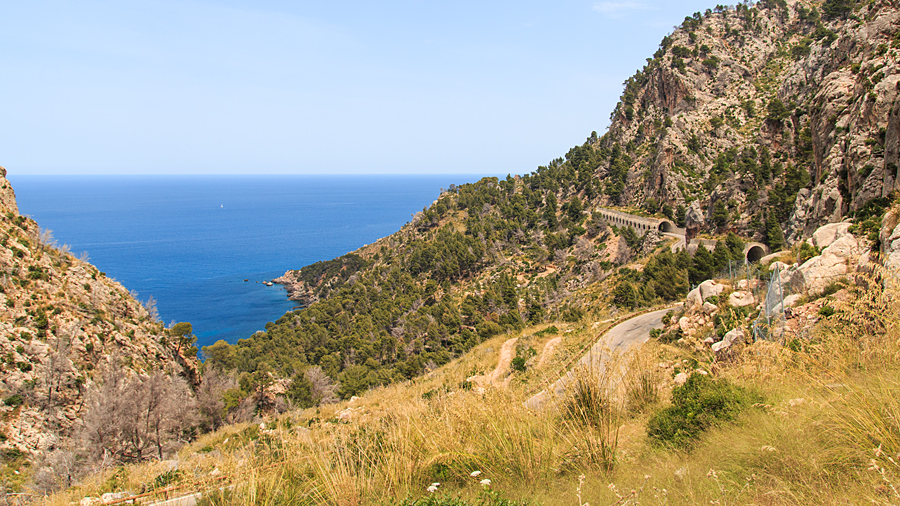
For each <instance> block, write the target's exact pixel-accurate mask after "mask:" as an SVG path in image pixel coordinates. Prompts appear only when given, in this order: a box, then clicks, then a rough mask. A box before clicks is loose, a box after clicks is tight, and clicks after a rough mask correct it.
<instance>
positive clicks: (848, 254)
mask: <svg viewBox="0 0 900 506" xmlns="http://www.w3.org/2000/svg"><path fill="white" fill-rule="evenodd" d="M860 253H862V247H861V246H860V244H859V241H857V240H856V237H855V236H853V234H844V235H843V236H841V238H839V239H837V240H836V241H834V242H832V243H831V244H830V245H829V246H828V247H827V248H825V249H824V250H822V256H825V255H834V256H836V257H839V258H856V257H858V256H859V255H860Z"/></svg>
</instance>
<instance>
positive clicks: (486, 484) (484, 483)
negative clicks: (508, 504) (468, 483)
mask: <svg viewBox="0 0 900 506" xmlns="http://www.w3.org/2000/svg"><path fill="white" fill-rule="evenodd" d="M479 483H481V484H482V485H483V486H485V487H489V486H491V480H489V479H487V478H485V479H483V480H481V481H480V482H479Z"/></svg>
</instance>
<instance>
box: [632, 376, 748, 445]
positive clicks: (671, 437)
mask: <svg viewBox="0 0 900 506" xmlns="http://www.w3.org/2000/svg"><path fill="white" fill-rule="evenodd" d="M754 397H755V396H753V395H751V394H750V393H748V392H747V391H745V390H744V389H742V388H740V387H737V386H734V385H731V384H730V383H729V382H728V381H726V380H724V379H719V380H714V379H712V378H710V377H708V376H706V375H703V374H698V373H694V374H692V375H691V376H690V377H689V378H688V380H687V381H686V382H685V383H684V385H681V386H676V387H675V388H674V389H673V390H672V405H671V406H669V407H666V408H664V409H662V410H660V411H658V412H657V413H656V414H655V415H653V417H652V418H651V419H650V422H649V423H648V424H647V434H648V435H649V436H650V438H651V439H652V440H653V441H654V442H656V443H657V444H660V445H664V446H672V447H676V448H690V446H691V445H692V444H693V443H694V441H696V440H697V438H699V437H700V434H701V433H702V432H703V431H705V430H706V429H708V428H710V427H712V426H714V425H716V424H718V423H721V422H725V421H731V420H734V418H735V417H736V416H737V414H738V413H740V412H741V411H742V410H743V409H745V408H746V407H747V406H749V405H751V404H753V402H756V400H757V399H755V398H754Z"/></svg>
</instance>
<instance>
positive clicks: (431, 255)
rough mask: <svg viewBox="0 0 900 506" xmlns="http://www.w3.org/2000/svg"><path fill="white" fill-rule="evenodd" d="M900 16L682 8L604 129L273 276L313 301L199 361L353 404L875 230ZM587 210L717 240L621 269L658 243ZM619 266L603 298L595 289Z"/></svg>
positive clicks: (786, 6) (852, 5) (888, 148)
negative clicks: (822, 239)
mask: <svg viewBox="0 0 900 506" xmlns="http://www.w3.org/2000/svg"><path fill="white" fill-rule="evenodd" d="M898 25H900V14H898V9H897V7H896V5H894V4H892V3H891V2H887V1H874V2H850V1H848V0H828V1H825V2H810V1H783V0H781V1H767V2H760V3H758V4H756V5H754V6H750V5H749V4H738V5H737V6H736V7H735V8H725V7H721V6H719V7H717V8H716V9H715V10H712V9H710V10H707V11H706V12H704V13H695V14H694V15H693V16H689V17H687V18H686V19H685V21H684V23H683V24H682V26H681V27H680V28H678V29H677V30H675V31H674V32H673V33H672V34H671V35H670V36H668V37H666V38H665V39H664V40H663V41H662V44H661V45H660V49H659V51H657V52H656V54H655V55H654V57H653V58H651V59H649V60H648V64H647V66H646V67H645V68H644V69H642V70H641V71H639V72H637V73H636V74H635V75H634V76H633V77H631V78H629V79H628V80H627V81H626V82H625V91H624V93H623V95H622V100H621V102H620V104H619V106H618V107H617V108H616V110H615V111H614V112H613V114H612V125H611V127H610V129H609V131H608V132H607V133H606V134H604V135H603V136H601V137H598V136H597V135H596V133H593V134H592V135H591V136H590V137H589V138H588V139H587V141H586V142H585V143H583V144H581V145H578V146H575V147H573V148H572V149H571V150H569V152H568V153H566V156H565V158H558V159H555V160H552V161H551V162H550V163H549V164H547V165H546V166H540V167H538V168H537V170H536V171H534V172H532V173H530V174H526V175H523V176H515V177H513V176H508V177H507V178H506V179H505V180H497V179H496V178H486V179H483V180H482V181H479V182H478V183H475V184H468V185H463V186H459V187H456V186H451V187H450V188H449V189H447V190H446V191H444V192H443V193H442V195H441V196H440V198H439V199H438V200H437V201H435V203H434V204H432V205H431V206H430V207H428V208H426V209H423V210H422V212H421V213H418V214H417V215H416V216H415V217H414V219H413V220H412V221H411V222H410V223H408V224H407V225H406V226H404V227H403V228H402V229H401V230H400V231H399V232H397V233H395V234H393V235H391V236H389V237H386V238H384V239H381V240H379V241H378V242H376V243H375V244H372V245H368V246H366V247H364V248H361V249H360V250H359V251H357V252H354V253H351V254H348V255H346V256H344V257H341V258H338V259H335V260H332V261H328V262H320V263H318V264H314V265H311V266H307V267H304V268H302V269H300V270H296V271H289V272H287V273H286V274H285V275H284V276H283V277H282V278H281V279H280V282H282V283H284V284H285V285H287V287H288V289H289V291H290V292H291V294H292V295H291V296H292V298H294V299H295V300H298V301H301V302H303V303H305V304H307V305H308V307H307V308H306V309H303V310H300V311H295V312H293V313H289V314H286V315H285V316H284V317H283V318H281V319H279V320H278V321H276V322H273V323H272V324H270V325H267V327H266V332H264V333H262V332H261V333H257V334H256V335H254V336H252V337H250V338H248V339H243V340H240V341H239V342H238V343H237V344H236V345H233V346H232V345H228V344H227V343H224V342H219V343H216V344H215V345H213V346H210V347H207V348H206V349H204V353H206V355H207V356H208V357H209V358H208V361H207V364H208V365H209V366H211V367H215V368H220V369H224V370H230V371H237V372H238V373H240V374H243V375H245V377H246V378H247V381H245V382H244V385H245V387H246V388H245V390H244V395H245V396H246V397H245V398H251V397H253V392H254V391H256V392H257V394H258V393H259V392H262V390H264V388H262V387H261V386H260V385H262V383H260V381H262V382H263V383H265V382H267V381H268V379H267V378H269V377H270V376H272V375H274V376H275V377H277V378H283V379H284V380H285V381H286V382H287V383H293V384H295V385H296V386H297V387H296V389H295V390H293V391H292V393H289V397H290V396H292V397H293V399H294V401H295V402H296V403H298V405H301V406H306V405H312V404H315V403H316V402H317V401H318V400H319V399H320V398H321V395H320V394H319V393H315V392H311V391H310V386H309V382H308V381H307V380H305V379H304V378H303V376H304V374H305V373H304V371H306V370H307V369H310V368H312V369H317V370H320V371H324V373H325V374H326V375H327V376H328V377H329V378H331V379H332V380H334V381H335V382H337V384H339V388H338V390H337V393H338V395H339V396H341V397H343V398H349V397H351V396H352V395H355V394H358V393H359V392H362V391H363V390H365V389H366V388H369V387H372V386H376V385H384V384H389V383H391V382H394V381H398V380H402V379H409V378H412V377H415V376H416V375H418V374H421V373H423V372H426V371H428V370H431V369H433V368H434V367H436V366H440V365H442V364H445V363H447V361H449V360H450V359H452V358H453V357H458V356H460V355H461V354H462V353H464V352H465V351H467V350H469V349H471V348H472V346H474V345H476V344H477V343H479V342H481V341H482V340H484V339H487V338H489V337H491V336H493V335H496V334H498V333H500V332H504V331H510V330H518V329H521V328H522V327H523V326H524V325H526V324H537V323H541V322H545V321H552V320H557V319H561V320H567V321H577V320H579V319H580V318H582V317H583V316H585V315H591V314H594V313H599V312H602V311H605V309H606V307H607V305H608V304H610V303H612V304H614V306H616V307H619V308H628V307H633V306H635V305H641V304H652V303H658V302H663V301H671V300H675V299H677V298H680V297H683V296H684V295H686V294H687V291H688V288H689V286H688V282H690V283H692V284H696V283H699V282H701V281H703V280H705V279H707V278H709V277H711V276H712V275H714V274H715V273H717V272H719V271H720V270H721V269H723V268H726V267H727V266H728V265H729V260H731V261H743V258H742V257H741V256H740V255H739V254H738V251H739V250H740V245H741V244H742V243H744V242H746V241H751V240H755V241H762V242H764V243H766V244H768V246H769V247H770V248H771V249H772V250H774V251H777V250H779V249H781V248H786V247H788V246H790V245H793V244H799V241H801V240H802V239H805V238H807V237H809V236H810V235H811V234H812V232H813V231H814V230H815V229H816V228H817V227H818V226H820V225H822V224H825V223H829V222H837V221H840V220H842V219H843V218H844V217H847V216H849V215H858V218H859V219H860V221H865V220H866V219H872V220H873V221H870V222H868V225H865V226H864V228H866V232H868V233H873V232H874V229H875V228H877V226H878V223H876V221H877V220H875V219H874V217H876V216H877V215H878V214H879V213H880V212H882V211H883V210H884V208H885V207H886V206H887V204H888V202H889V198H888V195H890V194H891V192H892V191H893V190H894V189H895V186H896V183H895V179H896V171H897V147H896V146H897V143H898V140H897V139H898V132H900V130H898V129H900V126H898V121H900V115H898V110H897V107H900V101H898V100H897V85H898V83H900V77H898V76H900V75H898V74H897V73H896V69H897V58H898V54H900V38H898V37H900V36H898V35H897V34H898V31H897V26H898ZM598 206H617V207H621V208H624V209H625V210H629V211H631V212H635V213H639V214H644V215H654V216H658V217H666V218H669V219H672V220H673V221H675V222H676V224H677V225H679V226H683V227H685V228H686V231H687V237H688V239H690V238H692V237H698V236H701V235H705V236H707V237H711V236H719V237H720V238H724V237H725V234H731V235H730V236H728V241H725V242H727V244H728V247H727V248H724V247H723V248H721V250H720V249H717V250H716V251H715V252H713V254H712V255H706V254H705V252H704V251H701V253H702V254H701V255H700V256H699V258H698V257H694V258H691V257H689V256H687V255H686V254H684V253H683V252H677V253H673V254H671V255H661V256H658V257H656V258H655V259H654V260H653V261H652V262H651V263H650V264H649V266H648V267H643V266H641V267H637V268H634V266H629V267H628V268H627V269H620V267H622V266H627V265H628V264H629V262H630V261H632V260H633V259H634V258H636V257H637V256H638V255H642V254H646V253H648V252H650V251H652V250H653V248H654V247H656V246H657V245H658V244H659V243H660V241H662V240H663V239H664V238H663V237H661V236H660V235H659V234H657V233H655V232H653V231H651V232H650V233H649V234H647V235H645V236H640V235H639V234H637V233H635V231H634V230H631V229H629V228H622V229H617V228H615V227H612V226H610V225H609V224H608V223H607V222H606V220H605V219H604V218H603V217H602V216H601V215H600V214H599V213H597V208H598ZM875 235H876V236H877V233H875ZM614 274H615V275H616V276H617V279H620V280H621V281H622V282H620V283H618V284H617V285H616V289H615V291H614V293H610V289H609V288H599V287H600V285H597V284H596V283H597V282H598V281H601V280H604V279H606V278H608V277H609V276H611V275H614ZM604 286H606V285H604ZM592 287H593V288H592ZM260 371H262V372H261V373H260ZM254 375H255V376H254ZM252 378H256V383H255V384H256V385H257V386H256V387H253V386H252V384H253V381H251V380H252ZM263 386H264V385H263ZM257 397H260V396H259V395H257ZM260 399H261V398H260ZM261 400H262V399H261ZM266 402H268V401H266Z"/></svg>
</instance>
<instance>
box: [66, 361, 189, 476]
mask: <svg viewBox="0 0 900 506" xmlns="http://www.w3.org/2000/svg"><path fill="white" fill-rule="evenodd" d="M117 362H118V360H115V359H114V360H113V361H112V363H111V365H110V367H108V368H107V370H106V371H105V373H104V375H103V383H102V385H101V386H100V388H98V389H95V390H94V391H93V392H91V393H90V395H89V401H88V410H87V413H86V414H85V416H84V426H83V430H82V439H83V440H84V442H85V444H86V446H87V448H88V450H89V453H90V454H91V456H92V457H93V458H94V459H100V458H101V457H104V456H111V457H112V458H113V459H114V460H116V461H119V462H139V461H142V460H147V459H148V458H152V457H156V458H159V459H162V458H163V457H164V455H165V454H166V453H167V452H169V451H171V450H174V449H176V448H177V447H178V446H180V445H181V443H183V442H184V441H185V440H186V439H187V436H189V434H190V432H191V430H192V428H193V427H194V425H195V424H196V422H197V409H196V402H195V400H194V399H193V397H192V396H191V394H190V390H189V389H188V387H187V384H186V383H185V382H184V380H182V379H181V378H179V377H177V376H173V375H168V374H166V373H164V372H162V371H155V372H153V373H152V374H150V376H147V377H141V376H135V377H131V378H129V377H127V376H126V375H125V373H124V372H123V370H122V368H121V367H119V366H118V363H117Z"/></svg>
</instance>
